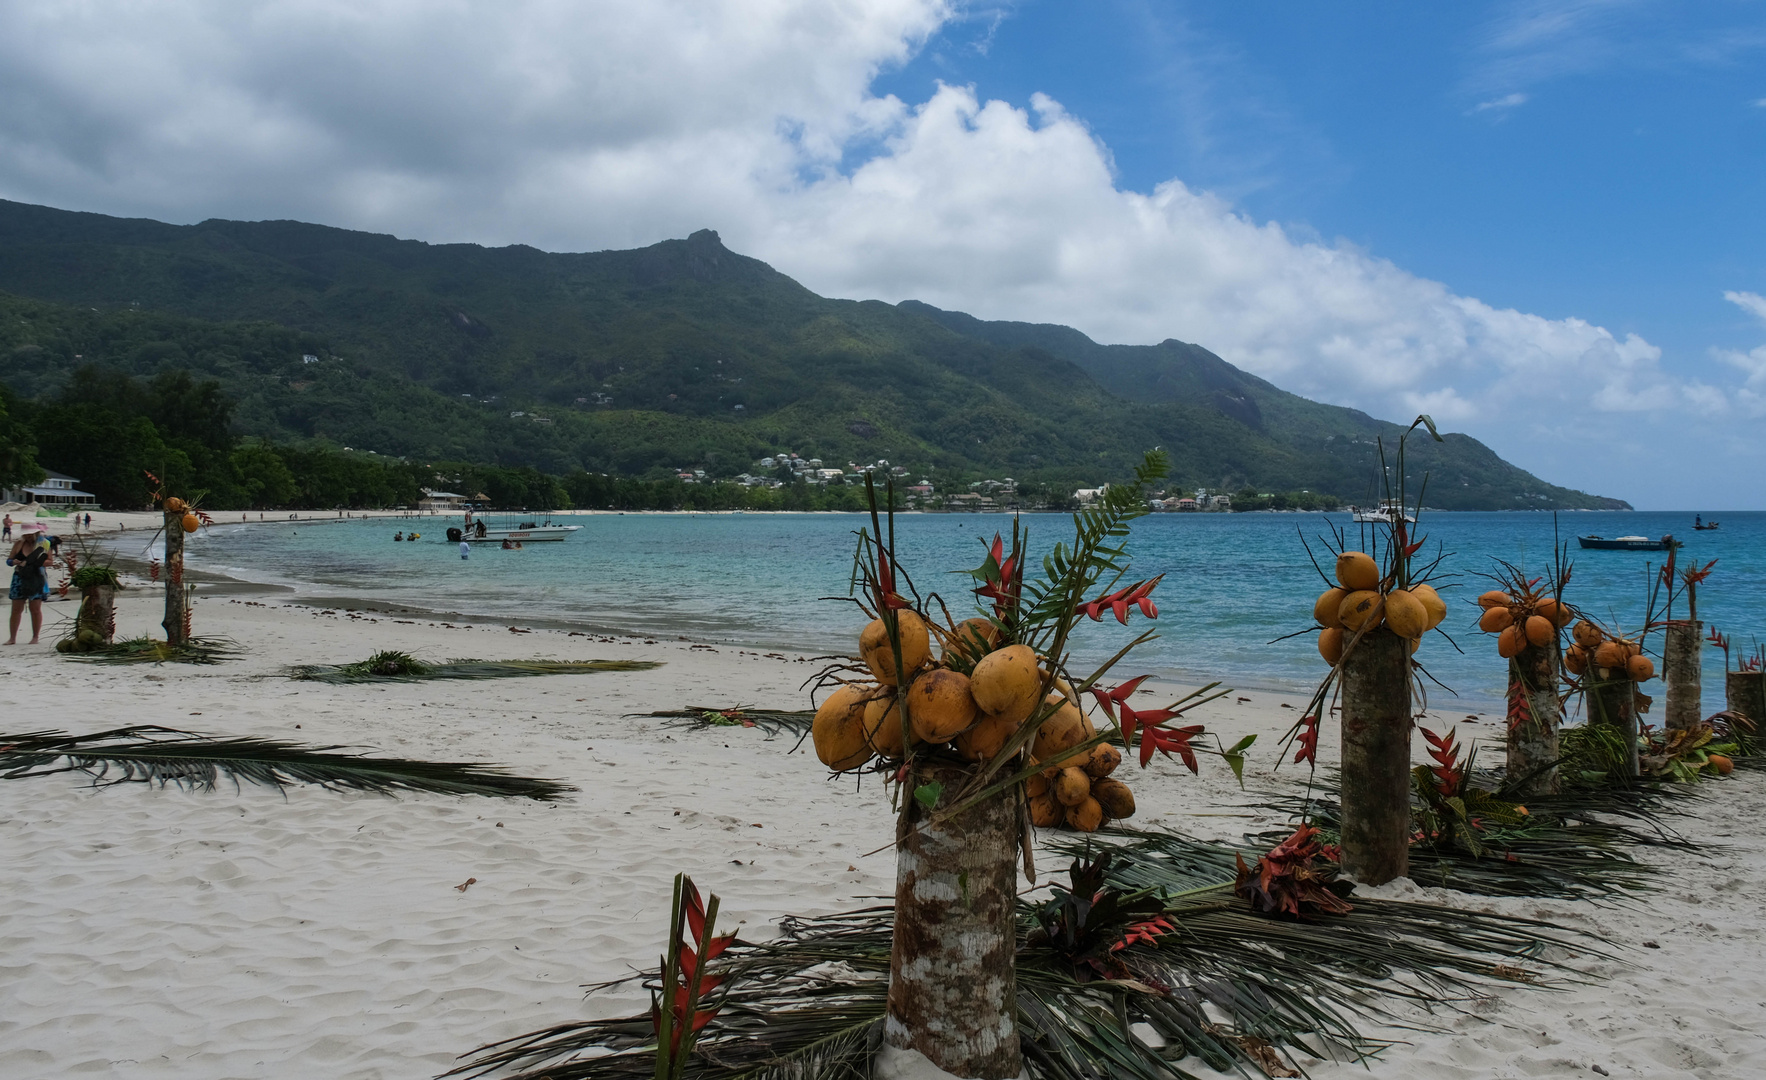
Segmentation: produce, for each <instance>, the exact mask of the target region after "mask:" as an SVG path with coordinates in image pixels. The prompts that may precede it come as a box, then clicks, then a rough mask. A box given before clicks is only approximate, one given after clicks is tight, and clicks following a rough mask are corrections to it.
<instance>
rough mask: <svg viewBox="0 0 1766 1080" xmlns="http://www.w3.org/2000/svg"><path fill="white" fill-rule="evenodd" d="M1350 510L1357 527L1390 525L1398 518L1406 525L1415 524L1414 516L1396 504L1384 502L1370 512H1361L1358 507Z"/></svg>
mask: <svg viewBox="0 0 1766 1080" xmlns="http://www.w3.org/2000/svg"><path fill="white" fill-rule="evenodd" d="M1350 510H1351V511H1352V512H1353V514H1354V520H1355V523H1356V524H1357V525H1392V524H1395V523H1396V522H1397V521H1398V520H1399V519H1400V518H1402V519H1403V521H1404V523H1405V524H1406V525H1414V524H1416V515H1415V514H1407V513H1405V512H1404V507H1403V506H1401V505H1399V504H1398V503H1391V502H1384V503H1381V504H1380V505H1379V507H1378V508H1376V509H1372V510H1363V509H1360V508H1359V507H1350Z"/></svg>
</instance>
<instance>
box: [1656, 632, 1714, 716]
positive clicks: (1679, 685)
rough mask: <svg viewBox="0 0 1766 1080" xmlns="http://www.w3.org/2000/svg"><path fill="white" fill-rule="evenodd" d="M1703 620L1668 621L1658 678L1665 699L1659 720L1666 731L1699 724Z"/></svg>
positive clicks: (1701, 691) (1702, 714)
mask: <svg viewBox="0 0 1766 1080" xmlns="http://www.w3.org/2000/svg"><path fill="white" fill-rule="evenodd" d="M1704 625H1705V624H1704V623H1702V622H1698V621H1696V620H1692V619H1677V620H1675V621H1673V622H1670V623H1669V624H1668V632H1667V634H1666V639H1665V640H1664V641H1663V642H1662V678H1663V679H1664V680H1666V681H1667V683H1668V703H1667V705H1666V706H1665V711H1664V714H1663V722H1664V723H1665V724H1666V725H1667V727H1668V730H1670V731H1685V730H1690V729H1692V728H1696V727H1698V726H1699V723H1700V722H1701V721H1702V720H1703V719H1704V708H1703V701H1702V700H1701V699H1702V697H1703V693H1704V687H1703V686H1702V679H1701V672H1700V670H1699V666H1700V660H1701V659H1702V656H1703V653H1702V651H1701V647H1702V646H1703V644H1704V637H1703V635H1702V634H1701V633H1700V631H1701V630H1702V629H1703V628H1704Z"/></svg>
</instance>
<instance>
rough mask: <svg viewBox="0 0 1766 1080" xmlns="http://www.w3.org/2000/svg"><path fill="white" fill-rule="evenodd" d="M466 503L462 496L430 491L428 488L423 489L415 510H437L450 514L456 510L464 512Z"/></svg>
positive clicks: (449, 492)
mask: <svg viewBox="0 0 1766 1080" xmlns="http://www.w3.org/2000/svg"><path fill="white" fill-rule="evenodd" d="M466 503H467V499H466V496H464V495H458V494H455V493H454V492H452V491H431V490H429V489H428V488H424V489H423V497H422V498H421V499H418V500H417V509H419V510H439V511H442V512H444V513H451V512H454V511H458V510H464V509H465V508H466Z"/></svg>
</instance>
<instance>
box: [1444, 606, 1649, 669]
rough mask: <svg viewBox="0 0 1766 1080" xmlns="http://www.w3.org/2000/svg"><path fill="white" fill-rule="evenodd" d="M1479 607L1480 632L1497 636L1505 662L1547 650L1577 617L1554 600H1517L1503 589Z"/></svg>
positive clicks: (1497, 644) (1498, 652)
mask: <svg viewBox="0 0 1766 1080" xmlns="http://www.w3.org/2000/svg"><path fill="white" fill-rule="evenodd" d="M1478 606H1479V607H1481V608H1483V609H1484V614H1482V615H1480V616H1479V617H1478V629H1480V630H1482V631H1484V632H1485V633H1486V634H1495V635H1496V655H1498V656H1500V657H1502V658H1503V659H1504V660H1507V659H1509V658H1510V657H1515V656H1519V655H1521V653H1522V652H1524V651H1525V650H1527V649H1528V648H1535V649H1543V648H1545V647H1546V646H1548V645H1550V644H1551V643H1552V642H1553V641H1555V640H1557V636H1558V631H1559V630H1562V629H1563V628H1564V627H1566V626H1568V625H1569V624H1570V620H1571V619H1573V618H1575V617H1576V613H1575V612H1574V611H1572V610H1571V608H1570V605H1568V604H1565V603H1563V602H1561V601H1559V600H1558V599H1557V598H1556V597H1554V596H1539V595H1535V594H1532V593H1522V594H1521V595H1520V596H1519V597H1518V598H1517V597H1514V596H1510V595H1509V594H1508V593H1506V592H1503V591H1502V590H1501V589H1491V590H1490V591H1489V592H1487V593H1485V594H1484V595H1483V596H1480V597H1478ZM1578 625H1579V626H1593V625H1594V624H1593V623H1588V622H1584V623H1580V624H1578ZM1645 662H1646V663H1647V661H1645ZM1577 670H1580V669H1577Z"/></svg>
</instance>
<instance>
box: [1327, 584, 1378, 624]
mask: <svg viewBox="0 0 1766 1080" xmlns="http://www.w3.org/2000/svg"><path fill="white" fill-rule="evenodd" d="M1379 603H1380V594H1379V593H1377V592H1374V591H1373V590H1371V589H1363V590H1361V591H1360V592H1352V593H1350V594H1349V595H1348V596H1345V597H1344V598H1343V606H1342V608H1340V609H1339V610H1338V612H1337V618H1338V619H1340V620H1341V621H1342V623H1343V629H1345V630H1349V631H1355V630H1360V629H1362V628H1363V627H1366V628H1367V629H1370V630H1371V629H1373V628H1374V627H1376V626H1378V625H1380V616H1378V615H1376V614H1374V608H1375V607H1377V606H1378V605H1379Z"/></svg>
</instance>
